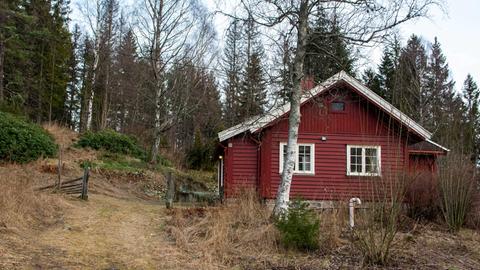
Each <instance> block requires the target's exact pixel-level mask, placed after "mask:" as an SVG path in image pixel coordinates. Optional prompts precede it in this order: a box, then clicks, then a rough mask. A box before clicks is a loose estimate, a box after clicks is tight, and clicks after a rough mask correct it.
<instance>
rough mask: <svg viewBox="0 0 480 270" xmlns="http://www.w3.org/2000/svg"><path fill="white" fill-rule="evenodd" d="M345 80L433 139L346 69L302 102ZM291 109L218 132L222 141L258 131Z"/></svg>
mask: <svg viewBox="0 0 480 270" xmlns="http://www.w3.org/2000/svg"><path fill="white" fill-rule="evenodd" d="M340 81H344V82H346V83H347V84H349V85H350V86H351V87H353V88H354V89H356V90H357V91H359V92H360V93H361V94H363V95H364V96H365V98H366V99H368V100H370V101H371V102H373V103H374V104H375V105H376V106H378V107H380V109H382V110H384V111H386V112H387V113H388V114H390V115H391V116H393V117H394V118H397V120H398V121H399V122H401V123H402V124H404V125H406V126H407V127H409V128H411V129H412V130H413V131H415V132H416V133H417V134H418V135H420V136H421V137H423V138H424V139H431V137H432V134H431V133H430V132H429V131H428V130H426V129H425V128H424V127H422V126H421V125H420V124H418V123H417V122H415V121H414V120H413V119H411V118H410V117H409V116H408V115H406V114H405V113H403V112H402V111H400V110H399V109H397V108H396V107H395V106H393V105H392V104H391V103H390V102H388V101H386V100H385V99H383V98H382V97H381V96H380V95H378V94H377V93H375V92H373V91H372V90H371V89H369V88H368V87H366V86H365V85H364V84H363V83H361V82H360V81H358V80H357V79H355V78H354V77H352V76H351V75H349V74H348V73H347V72H345V71H344V70H341V71H340V72H338V73H336V74H335V75H333V76H331V77H330V78H328V79H326V80H325V81H323V82H321V83H320V84H318V85H317V86H315V87H314V88H312V89H310V90H308V91H306V92H305V93H304V94H303V95H302V99H301V102H300V103H301V104H304V103H305V102H306V101H308V100H309V99H310V98H312V97H314V96H317V95H318V94H320V93H322V92H323V91H325V90H327V89H329V88H330V87H331V86H333V85H335V84H336V83H338V82H340ZM289 111H290V103H287V104H284V105H281V106H278V107H276V108H273V109H272V110H271V111H269V112H267V113H265V114H263V115H258V116H255V117H252V118H251V119H248V120H246V121H244V122H242V123H240V124H238V125H235V126H233V127H230V128H228V129H225V130H223V131H221V132H219V133H218V137H219V140H220V141H224V140H226V139H228V138H231V137H233V136H236V135H238V134H240V133H243V132H246V131H250V132H251V133H254V132H257V131H259V130H260V129H262V128H264V127H265V126H266V125H268V124H269V123H271V122H272V121H274V120H276V119H278V118H279V117H281V116H282V115H284V114H285V113H287V112H289Z"/></svg>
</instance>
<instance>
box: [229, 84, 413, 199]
mask: <svg viewBox="0 0 480 270" xmlns="http://www.w3.org/2000/svg"><path fill="white" fill-rule="evenodd" d="M332 101H344V102H345V111H343V112H332V111H330V109H329V107H330V106H329V104H330V102H332ZM301 114H302V117H301V124H300V128H299V139H298V142H299V143H313V144H315V155H314V156H315V174H314V175H301V174H294V176H293V181H292V187H291V196H292V198H294V197H301V198H304V199H309V200H339V199H346V198H350V197H353V196H358V197H360V198H365V197H368V196H370V195H372V192H373V190H372V188H373V187H372V181H380V178H378V177H377V178H372V177H362V176H347V145H374V146H381V174H382V178H383V179H386V178H388V175H390V174H392V175H394V174H397V173H400V172H405V171H408V167H409V165H410V162H409V153H408V150H407V145H408V144H411V143H414V142H417V141H419V140H420V138H419V137H418V136H417V135H415V134H413V133H412V132H409V131H407V130H406V128H405V127H401V126H399V124H398V121H397V120H395V119H392V118H390V117H389V115H388V114H387V113H385V112H383V111H381V110H380V109H378V108H377V107H376V106H375V105H373V104H371V103H370V102H368V101H367V100H366V99H365V98H363V97H362V96H360V95H359V94H357V93H355V92H354V91H351V90H350V89H346V88H343V89H342V88H338V89H333V90H331V91H329V92H327V93H324V94H322V96H320V97H317V98H314V99H312V100H311V101H309V102H308V103H306V104H303V105H302V108H301ZM287 137H288V115H285V116H283V117H282V118H280V119H278V120H276V121H275V122H274V123H271V125H270V126H269V127H267V128H265V129H263V130H262V131H261V133H260V134H254V135H250V134H245V133H244V134H241V135H238V136H236V137H233V138H230V139H229V140H227V142H226V144H225V143H224V146H225V147H226V148H225V149H224V156H225V158H224V162H225V164H224V168H225V169H224V183H225V186H224V192H225V193H224V195H225V197H226V198H228V197H232V196H234V195H235V193H236V192H237V191H238V190H240V189H241V188H244V187H248V188H256V189H257V190H258V191H259V194H260V195H261V196H262V197H263V198H267V199H273V198H275V196H276V192H277V188H278V184H279V182H280V173H279V158H280V156H279V150H280V149H279V148H280V143H281V142H286V141H287ZM322 137H326V140H325V141H322V139H321V138H322ZM252 138H258V141H257V140H254V139H252Z"/></svg>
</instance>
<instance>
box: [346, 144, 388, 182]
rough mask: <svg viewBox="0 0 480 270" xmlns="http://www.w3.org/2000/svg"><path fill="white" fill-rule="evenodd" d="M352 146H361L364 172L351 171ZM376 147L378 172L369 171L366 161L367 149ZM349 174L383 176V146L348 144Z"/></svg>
mask: <svg viewBox="0 0 480 270" xmlns="http://www.w3.org/2000/svg"><path fill="white" fill-rule="evenodd" d="M352 148H361V149H362V172H352V171H350V170H351V168H350V165H351V164H350V161H351V158H350V152H351V149H352ZM367 148H374V149H377V163H378V164H377V166H378V170H377V173H367V172H365V171H366V169H365V167H366V162H365V149H367ZM347 175H351V176H381V175H382V147H381V146H378V145H347Z"/></svg>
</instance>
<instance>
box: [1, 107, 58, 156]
mask: <svg viewBox="0 0 480 270" xmlns="http://www.w3.org/2000/svg"><path fill="white" fill-rule="evenodd" d="M0 127H1V128H0V160H5V161H9V162H19V163H25V162H29V161H33V160H36V159H38V158H39V157H42V156H43V157H51V156H54V155H55V154H56V153H57V145H56V144H55V142H54V140H53V138H52V136H51V135H50V134H48V132H47V131H45V130H44V129H42V128H41V127H40V126H38V125H35V124H32V123H28V122H26V121H24V120H23V119H21V118H19V117H16V116H13V115H11V114H8V113H4V112H0Z"/></svg>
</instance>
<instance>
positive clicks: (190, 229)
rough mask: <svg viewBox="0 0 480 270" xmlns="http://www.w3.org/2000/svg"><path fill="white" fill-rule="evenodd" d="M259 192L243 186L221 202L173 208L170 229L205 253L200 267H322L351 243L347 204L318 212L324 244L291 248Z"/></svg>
mask: <svg viewBox="0 0 480 270" xmlns="http://www.w3.org/2000/svg"><path fill="white" fill-rule="evenodd" d="M254 194H255V192H242V193H241V195H240V196H239V197H238V198H237V199H235V201H229V202H228V203H227V204H226V205H222V206H219V207H216V208H183V209H182V208H177V209H174V210H172V211H171V212H170V215H171V219H170V220H169V221H168V222H167V224H168V227H167V232H168V233H169V235H170V237H171V238H172V240H173V241H174V243H175V245H176V246H177V247H179V248H181V249H182V250H184V252H187V253H189V254H192V257H196V258H201V259H200V260H199V262H202V263H205V262H208V265H204V264H202V265H198V267H199V269H200V268H201V269H219V268H223V269H231V268H232V267H238V268H239V269H277V268H278V269H319V268H325V267H331V263H332V262H330V260H329V258H328V257H325V256H322V254H330V253H331V252H332V250H336V249H337V248H338V247H341V246H344V245H345V244H346V239H342V238H341V234H342V228H344V227H345V226H344V225H346V221H345V214H346V212H345V210H344V209H333V210H332V209H330V210H325V211H321V212H319V216H320V221H321V224H320V227H321V229H320V236H319V243H320V249H319V250H318V251H315V252H307V253H304V252H299V251H295V250H286V249H284V248H283V247H282V246H281V244H280V241H279V239H280V235H279V232H278V230H277V228H276V227H275V225H274V223H273V222H272V219H271V213H272V212H271V209H270V208H269V207H268V206H267V205H265V204H262V203H261V202H260V201H259V199H258V198H257V197H256V196H255V195H254Z"/></svg>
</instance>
